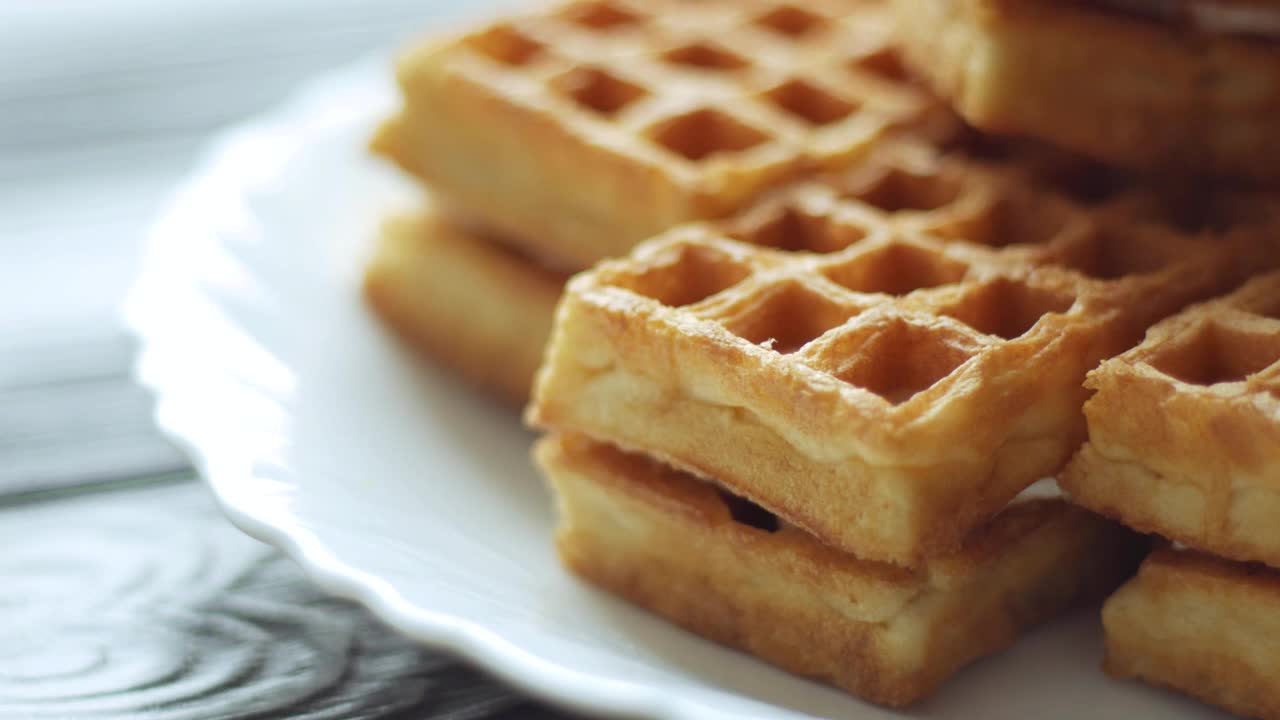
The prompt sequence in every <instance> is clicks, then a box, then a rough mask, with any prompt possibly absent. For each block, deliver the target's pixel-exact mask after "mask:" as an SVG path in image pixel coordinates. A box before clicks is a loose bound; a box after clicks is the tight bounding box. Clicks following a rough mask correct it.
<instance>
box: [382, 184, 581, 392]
mask: <svg viewBox="0 0 1280 720" xmlns="http://www.w3.org/2000/svg"><path fill="white" fill-rule="evenodd" d="M564 280H565V276H564V275H561V274H559V273H557V272H554V271H551V270H548V269H545V268H543V267H541V266H539V265H538V264H537V263H535V262H533V261H531V260H530V259H528V258H525V257H523V256H521V255H519V254H517V253H513V252H512V251H510V250H508V249H507V247H506V246H505V245H504V243H503V242H502V241H500V240H495V239H494V238H493V237H491V236H489V235H487V234H485V233H482V232H479V231H476V230H473V229H470V228H467V227H464V226H461V225H459V224H457V223H456V222H451V221H450V220H447V219H445V217H444V216H443V214H442V213H440V211H439V210H438V209H436V208H434V207H431V208H428V209H426V210H424V211H423V212H422V213H421V214H419V215H415V216H406V217H400V218H395V219H393V220H390V221H388V222H387V223H386V224H385V226H384V227H383V230H382V234H381V236H380V238H379V243H378V249H377V253H376V255H375V257H374V259H373V261H372V262H371V264H370V265H369V267H368V270H367V271H366V273H365V281H364V292H365V296H366V297H367V299H368V301H369V305H370V306H371V307H372V308H373V310H374V311H375V312H376V313H377V314H378V315H379V317H381V318H382V319H383V320H384V321H385V322H386V324H387V325H388V326H389V327H390V328H391V329H392V330H393V331H394V332H395V333H396V334H397V335H399V336H400V337H401V338H403V339H404V340H405V341H406V342H408V343H409V344H410V345H411V346H412V347H413V349H414V350H415V351H417V352H418V353H420V354H422V355H424V356H427V357H431V358H434V359H437V360H439V361H441V362H443V363H444V364H446V365H448V366H450V367H452V368H454V369H456V370H458V371H459V372H460V373H462V374H463V375H464V376H466V377H468V378H470V379H471V380H472V381H473V382H475V383H476V384H477V385H479V386H481V387H483V388H486V389H489V390H492V391H494V392H496V393H497V394H499V395H501V396H502V397H503V398H505V399H507V400H509V401H510V402H511V403H513V404H517V405H523V404H524V403H526V402H527V401H528V399H529V386H530V383H531V381H532V378H533V374H534V371H535V370H537V368H538V364H539V363H540V362H541V361H542V349H543V346H544V345H545V344H546V340H547V336H548V335H549V334H550V333H551V320H552V316H553V315H554V312H555V303H556V300H557V299H558V298H559V297H560V290H561V288H562V287H563V285H564Z"/></svg>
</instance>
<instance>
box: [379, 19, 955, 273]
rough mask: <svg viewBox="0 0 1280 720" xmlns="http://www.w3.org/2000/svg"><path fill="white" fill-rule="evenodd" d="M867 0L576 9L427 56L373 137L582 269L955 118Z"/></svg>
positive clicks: (458, 199)
mask: <svg viewBox="0 0 1280 720" xmlns="http://www.w3.org/2000/svg"><path fill="white" fill-rule="evenodd" d="M887 21H888V17H887V15H886V13H885V11H884V10H883V9H882V8H881V7H880V6H879V4H877V3H873V2H866V1H865V0H812V1H811V2H805V3H787V2H779V1H777V0H767V1H766V0H704V1H703V2H698V3H689V2H683V1H682V0H661V1H658V2H646V3H641V2H638V0H637V1H635V2H629V1H627V0H592V1H580V2H570V3H565V4H559V5H554V6H551V7H548V8H543V9H542V10H540V11H535V12H533V13H531V14H527V15H515V16H511V17H506V18H504V19H502V20H500V21H498V22H495V23H494V24H491V25H489V26H487V27H484V28H481V29H479V30H476V31H474V32H471V33H467V34H463V35H461V36H458V37H453V38H448V39H445V40H441V41H435V42H430V43H427V44H424V45H422V46H420V47H417V48H415V49H414V50H412V51H411V52H410V53H408V54H407V56H406V57H404V59H403V60H402V62H401V63H400V66H399V73H398V75H399V82H400V85H401V88H402V90H403V95H404V108H403V110H402V111H401V112H400V114H399V115H397V116H396V117H394V118H392V119H391V120H389V121H388V122H387V123H386V125H385V126H384V127H383V128H382V129H381V131H380V132H379V134H378V136H377V137H376V138H375V140H374V142H373V147H374V149H375V150H376V151H378V152H381V153H382V154H384V155H386V156H388V157H390V158H392V159H393V160H395V161H396V162H397V163H399V164H400V165H401V166H402V167H404V168H405V169H406V170H408V171H409V172H410V173H411V174H413V175H416V176H418V177H419V178H421V179H423V180H425V181H426V182H427V183H428V184H430V185H431V186H432V187H434V188H435V189H436V190H437V191H438V192H440V193H442V194H444V195H447V196H448V198H449V200H450V203H451V204H454V205H456V206H458V207H461V208H463V209H465V210H466V211H467V212H468V214H470V215H473V216H476V217H483V218H486V220H487V221H489V222H491V223H494V225H495V228H496V229H497V230H499V231H501V232H503V233H505V234H507V235H510V236H512V237H514V238H518V239H519V240H520V241H521V242H524V243H526V250H528V251H529V252H530V253H531V254H533V255H535V256H538V257H544V258H553V259H556V260H558V261H559V262H562V263H564V264H566V265H569V266H572V267H587V266H589V265H591V264H592V263H594V262H595V261H597V260H600V259H602V258H605V257H610V256H616V255H620V254H622V253H625V252H626V251H627V250H629V249H630V248H631V247H632V246H633V245H634V244H636V243H638V242H639V241H641V240H643V239H645V238H647V237H649V236H651V235H653V234H655V233H657V232H659V231H662V230H665V229H667V228H669V227H671V226H673V225H676V224H678V223H680V222H684V221H688V220H694V219H703V218H711V217H718V216H723V215H726V214H729V213H730V212H732V211H735V210H737V209H739V208H741V207H743V206H744V205H745V204H746V203H747V202H748V201H749V200H750V199H751V198H753V197H754V196H756V195H757V194H758V193H759V192H760V191H762V190H763V189H765V188H768V187H772V186H776V185H778V184H780V183H783V182H785V181H787V180H789V179H791V178H794V177H796V176H797V175H799V174H801V173H805V172H811V171H813V170H815V169H818V168H829V167H838V166H841V165H844V164H845V163H847V162H848V161H849V160H850V159H851V158H854V157H856V156H858V155H859V154H860V153H861V152H862V150H863V149H864V148H865V147H866V146H867V145H868V143H869V142H870V141H871V140H873V139H874V138H876V137H878V136H879V135H880V134H882V133H883V132H884V131H885V130H886V129H892V128H909V129H911V130H912V131H913V132H919V133H922V134H925V135H929V136H933V137H938V136H943V135H946V134H948V133H949V132H951V131H953V130H954V129H955V128H956V127H957V121H956V120H955V119H954V116H952V115H951V113H950V112H949V111H948V110H946V109H945V108H944V107H943V106H942V105H941V104H940V103H939V102H938V101H936V100H934V99H933V98H932V97H930V96H929V95H928V94H926V93H925V92H924V91H923V90H921V89H919V88H917V87H914V86H911V85H909V84H907V83H906V82H904V81H903V79H902V76H901V73H900V67H899V65H898V63H897V58H896V56H895V55H894V54H893V51H892V50H891V49H890V48H889V47H888V45H887V36H888V32H889V26H888V22H887Z"/></svg>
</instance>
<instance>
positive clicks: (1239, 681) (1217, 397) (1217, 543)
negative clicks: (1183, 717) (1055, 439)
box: [1063, 273, 1280, 718]
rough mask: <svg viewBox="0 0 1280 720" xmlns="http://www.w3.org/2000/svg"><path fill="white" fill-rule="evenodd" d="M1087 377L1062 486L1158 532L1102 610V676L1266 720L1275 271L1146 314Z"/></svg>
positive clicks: (1278, 519)
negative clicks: (1084, 419)
mask: <svg viewBox="0 0 1280 720" xmlns="http://www.w3.org/2000/svg"><path fill="white" fill-rule="evenodd" d="M1088 385H1089V387H1090V388H1092V389H1093V390H1095V391H1096V394H1095V395H1094V396H1093V398H1092V399H1091V400H1090V401H1089V402H1088V404H1087V405H1086V406H1085V411H1086V414H1087V415H1088V418H1089V442H1088V443H1087V444H1086V445H1085V446H1084V448H1083V449H1082V450H1081V451H1080V453H1079V454H1078V455H1077V456H1076V457H1075V459H1074V460H1072V462H1071V464H1070V466H1068V468H1067V470H1066V472H1065V473H1064V475H1063V484H1064V486H1065V487H1067V488H1068V489H1069V490H1070V492H1071V494H1072V496H1073V498H1074V499H1075V500H1076V501H1077V502H1079V503H1080V504H1082V505H1084V506H1085V507H1088V508H1091V509H1093V510H1096V511H1097V512H1100V513H1104V514H1106V515H1109V516H1112V517H1115V518H1117V519H1119V520H1120V521H1122V522H1124V523H1125V524H1127V525H1130V526H1132V527H1134V528H1137V529H1139V530H1142V531H1144V532H1150V533H1156V534H1158V535H1159V536H1161V537H1163V538H1167V539H1168V540H1169V543H1166V544H1165V546H1164V547H1161V548H1160V549H1158V550H1157V551H1156V552H1154V553H1153V554H1152V555H1151V557H1149V558H1148V559H1147V560H1146V562H1144V563H1143V565H1142V569H1141V572H1140V573H1139V574H1138V577H1137V578H1136V579H1134V580H1133V581H1132V582H1130V583H1129V584H1127V585H1126V586H1125V587H1124V588H1122V589H1121V590H1120V591H1119V592H1118V593H1116V594H1115V595H1114V596H1113V597H1112V598H1111V599H1110V600H1109V601H1108V602H1107V604H1106V606H1105V608H1104V611H1103V623H1104V625H1105V627H1106V631H1107V660H1106V668H1107V670H1108V672H1110V673H1111V674H1113V675H1116V676H1119V677H1135V678H1142V679H1145V680H1148V681H1150V682H1154V683H1157V684H1160V685H1166V686H1169V687H1172V688H1176V689H1179V690H1182V691H1184V692H1187V693H1190V694H1192V695H1196V696H1198V697H1201V698H1203V699H1205V700H1207V701H1209V702H1212V703H1215V704H1218V705H1221V706H1223V707H1226V708H1228V709H1230V710H1232V711H1233V712H1236V713H1239V714H1241V715H1246V716H1250V717H1266V718H1274V717H1280V688H1278V685H1280V645H1278V644H1277V640H1276V639H1277V638H1278V637H1280V570H1277V569H1276V568H1280V274H1277V273H1273V274H1270V275H1265V276H1262V277H1258V278H1255V279H1254V280H1252V281H1250V282H1249V283H1248V284H1246V285H1245V286H1244V287H1242V288H1240V289H1239V290H1237V291H1236V292H1234V293H1232V294H1230V295H1227V296H1226V297H1224V298H1220V299H1217V300H1213V301H1211V302H1207V303H1204V304H1201V305H1197V306H1195V307H1193V308H1191V309H1189V310H1187V311H1185V312H1183V313H1181V314H1179V315H1178V316H1176V317H1173V318H1170V319H1169V320H1166V321H1165V322H1163V323H1160V324H1159V325H1157V326H1156V327H1155V328H1153V329H1152V331H1151V332H1150V333H1149V334H1148V335H1147V339H1146V340H1145V341H1144V342H1143V343H1142V344H1141V345H1139V346H1138V347H1136V348H1134V349H1133V350H1130V351H1129V352H1127V353H1124V354H1123V355H1121V356H1119V357H1117V358H1114V359H1112V360H1109V361H1107V362H1105V363H1103V364H1102V365H1101V366H1100V367H1098V368H1097V369H1096V370H1094V371H1093V372H1092V373H1090V375H1089V380H1088Z"/></svg>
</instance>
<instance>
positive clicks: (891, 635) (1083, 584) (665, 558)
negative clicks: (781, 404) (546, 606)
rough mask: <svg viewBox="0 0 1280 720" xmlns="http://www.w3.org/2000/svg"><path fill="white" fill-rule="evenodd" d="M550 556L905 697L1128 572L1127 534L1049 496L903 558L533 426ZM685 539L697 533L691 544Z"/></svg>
mask: <svg viewBox="0 0 1280 720" xmlns="http://www.w3.org/2000/svg"><path fill="white" fill-rule="evenodd" d="M535 456H536V458H537V460H538V462H539V464H540V465H541V467H542V469H543V470H544V472H545V474H546V475H547V477H548V478H549V479H550V481H551V483H552V484H553V485H554V487H555V489H556V492H557V497H558V502H559V507H560V525H559V529H558V534H557V539H558V545H559V549H560V553H561V556H562V557H563V559H564V561H565V562H566V564H567V565H568V566H569V567H570V568H572V569H573V570H574V571H575V572H577V573H579V574H580V575H582V576H583V577H585V578H586V579H588V580H590V581H591V582H594V583H596V584H598V585H600V586H601V587H603V588H605V589H607V590H609V591H611V592H614V593H617V594H619V595H621V596H623V597H625V598H627V599H628V600H630V601H632V602H635V603H636V604H638V605H640V606H642V607H645V608H647V609H649V610H651V611H653V612H656V613H658V614H660V615H663V616H665V617H667V618H669V619H671V620H673V621H675V622H677V623H678V624H680V625H683V626H684V627H686V628H688V629H690V630H692V631H693V632H695V633H698V634H700V635H703V636H705V637H708V638H710V639H713V640H716V641H718V642H721V643H724V644H727V645H731V646H734V647H738V648H741V649H744V650H747V651H749V652H751V653H753V654H755V655H758V656H759V657H761V658H763V659H765V660H768V661H770V662H772V663H774V664H776V665H779V666H781V667H783V668H785V669H787V670H790V671H792V672H796V673H800V674H803V675H809V676H813V677H816V678H819V679H821V680H824V681H826V682H829V683H831V684H834V685H837V686H839V687H842V688H844V689H845V690H847V691H849V692H851V693H853V694H855V695H858V696H860V697H863V698H866V699H869V700H872V701H874V702H878V703H882V704H886V705H905V704H908V703H910V702H913V701H914V700H916V699H918V698H920V697H922V696H924V695H926V694H929V693H930V692H932V691H933V690H934V689H935V688H936V687H937V686H938V685H939V684H940V683H941V682H943V681H944V680H945V679H946V678H947V677H948V676H950V675H951V674H953V673H954V672H956V671H957V670H958V669H960V668H961V667H963V666H964V665H966V664H968V663H969V662H971V661H973V660H975V659H977V658H979V657H982V656H984V655H988V654H991V653H994V652H996V651H998V650H1000V649H1002V648H1004V647H1006V646H1008V645H1010V644H1011V643H1012V642H1013V641H1014V639H1015V638H1016V637H1017V635H1018V634H1019V633H1020V632H1021V631H1023V630H1024V629H1026V628H1027V627H1029V626H1030V625H1033V624H1035V623H1038V622H1041V621H1044V620H1047V619H1049V618H1051V617H1053V616H1055V615H1057V614H1059V613H1060V612H1062V611H1063V610H1065V609H1067V608H1069V607H1070V606H1072V605H1075V604H1076V603H1078V602H1080V601H1082V600H1086V599H1092V598H1096V597H1101V596H1102V594H1104V593H1105V592H1107V591H1109V590H1110V589H1112V588H1114V587H1115V586H1116V585H1117V584H1118V583H1119V582H1120V581H1121V580H1122V579H1123V578H1124V577H1126V576H1127V575H1128V574H1129V573H1131V572H1132V570H1133V566H1134V565H1135V564H1136V560H1137V548H1136V539H1137V538H1136V535H1133V534H1131V533H1129V532H1128V531H1126V530H1124V529H1123V528H1120V527H1119V526H1117V525H1114V524H1111V523H1109V522H1107V521H1105V520H1103V519H1101V518H1099V517H1097V516H1094V515H1091V514H1090V513H1087V512H1085V511H1083V510H1080V509H1078V508H1073V507H1071V506H1070V505H1068V504H1067V503H1065V502H1062V501H1060V500H1028V501H1025V502H1019V503H1017V504H1015V505H1013V506H1011V507H1010V508H1009V509H1007V510H1006V511H1005V512H1003V513H1002V514H1001V515H1000V516H998V517H997V518H996V519H995V520H994V521H993V522H992V523H990V524H989V525H987V526H985V527H983V528H982V529H980V530H979V531H978V532H976V533H974V534H973V535H972V536H970V537H969V538H968V539H967V541H966V542H965V544H964V545H963V547H962V548H961V549H959V550H958V551H957V552H955V553H954V554H950V555H947V556H945V557H938V558H934V559H931V560H930V562H929V564H928V565H927V566H926V567H923V568H921V569H920V570H917V571H908V570H904V569H901V568H897V567H894V566H892V565H884V564H880V563H874V562H867V561H864V560H859V559H857V558H855V557H851V556H849V555H845V554H842V553H840V552H837V551H835V550H833V549H832V548H830V547H827V546H825V545H823V544H821V543H819V542H818V541H817V540H815V539H814V538H813V537H811V536H809V535H808V534H806V533H804V532H802V531H800V530H798V529H796V528H794V527H792V526H788V525H786V524H783V523H779V522H778V520H777V518H776V517H774V516H772V515H770V514H769V513H768V512H766V511H764V510H763V509H762V508H759V507H757V506H752V505H750V503H747V502H746V501H744V500H742V499H740V498H735V497H732V496H729V495H726V494H725V493H723V492H722V491H720V490H718V489H716V488H715V487H713V486H712V485H710V484H708V483H705V482H703V481H700V480H697V479H696V478H694V477H692V476H690V475H686V474H683V473H679V472H676V471H674V470H671V469H669V468H666V467H663V466H661V465H658V464H657V463H655V462H653V461H652V460H649V459H647V458H644V457H641V456H636V455H628V454H625V453H622V452H620V451H618V450H615V449H613V448H611V447H609V446H606V445H601V444H596V443H593V442H591V441H589V440H586V439H584V438H582V437H580V436H578V437H575V436H550V437H547V438H544V439H542V440H541V441H540V442H539V443H538V446H537V448H536V450H535ZM690 548H696V551H695V552H690Z"/></svg>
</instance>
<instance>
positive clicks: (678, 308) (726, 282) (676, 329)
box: [527, 148, 1260, 566]
mask: <svg viewBox="0 0 1280 720" xmlns="http://www.w3.org/2000/svg"><path fill="white" fill-rule="evenodd" d="M906 149H907V148H904V149H903V151H901V152H897V153H893V154H890V155H886V157H884V158H882V159H879V160H877V163H878V165H877V164H873V163H871V162H867V163H864V164H863V165H862V166H861V167H860V168H859V169H858V171H857V172H856V173H851V174H849V175H846V176H843V177H841V178H838V179H836V180H832V181H828V182H824V183H813V184H806V185H801V186H796V187H795V188H793V189H791V190H789V191H788V192H786V193H784V194H782V195H779V196H778V197H776V198H774V199H773V200H771V201H770V202H769V203H766V204H764V205H761V206H759V207H758V208H756V209H755V210H753V211H752V212H749V213H747V214H745V215H743V216H741V217H739V218H735V219H733V220H730V221H725V222H721V223H710V224H709V223H702V224H695V225H691V226H685V227H681V228H678V229H675V230H672V231H670V232H668V233H666V234H664V235H663V236H661V237H660V238H657V239H655V240H654V241H652V242H649V243H646V244H644V245H642V246H641V247H640V248H638V249H637V250H636V251H635V252H633V253H632V254H631V255H630V256H629V257H627V258H625V259H621V260H617V261H610V262H606V263H602V264H601V265H598V266H597V267H596V268H595V269H594V270H592V271H590V272H587V273H583V274H580V275H578V276H576V277H575V278H574V279H573V280H572V281H571V282H570V284H569V286H568V291H567V293H566V296H565V298H564V299H563V300H562V302H561V306H560V309H559V314H558V316H557V324H556V329H555V331H554V333H553V335H552V340H551V344H550V346H549V349H548V352H547V356H546V361H545V364H544V366H543V369H542V370H541V371H540V375H539V378H538V381H537V384H536V386H535V395H534V401H533V403H532V405H531V407H530V409H529V411H528V413H527V418H528V420H529V421H530V422H531V423H532V424H534V425H536V426H540V427H543V428H548V429H554V430H560V431H572V432H580V433H584V434H587V435H591V436H593V437H596V438H597V439H600V440H603V441H607V442H610V443H613V444H616V445H619V446H621V447H626V448H630V449H635V450H640V451H643V452H645V453H649V454H651V455H654V456H655V457H657V458H659V459H661V460H663V461H665V462H668V463H670V464H672V465H674V466H676V467H679V468H681V469H683V470H687V471H690V472H694V473H696V474H699V475H702V476H706V477H714V478H716V479H717V480H718V481H719V482H722V483H723V484H724V485H726V486H727V487H729V488H730V489H731V490H732V491H733V492H734V493H736V494H739V495H742V496H744V497H747V498H750V499H751V500H752V501H754V502H756V503H758V504H760V505H762V506H764V507H767V508H769V509H770V510H771V511H773V512H775V513H777V514H778V515H779V516H781V517H784V518H785V519H786V520H787V521H788V522H791V523H793V524H795V525H798V526H800V527H803V528H805V529H806V530H807V531H809V532H811V533H813V534H814V535H816V536H818V537H819V538H821V539H822V540H823V541H824V542H827V543H829V544H831V545H833V546H836V547H838V548H840V549H843V550H845V551H847V552H850V553H854V554H857V555H859V556H861V557H865V558H868V559H872V560H878V561H888V562H894V563H900V564H903V565H908V566H911V565H915V564H918V563H919V562H920V561H921V559H922V558H923V557H924V556H926V555H930V554H936V553H938V552H943V551H946V550H949V549H951V548H954V547H955V546H956V544H957V543H959V542H960V540H961V539H962V538H963V537H964V536H965V534H967V533H968V532H969V531H970V530H972V529H973V528H974V527H977V526H978V525H980V524H982V523H983V522H984V521H986V520H987V519H989V518H990V517H992V516H993V515H994V514H995V513H996V512H998V511H999V510H1000V509H1001V508H1003V507H1004V506H1005V504H1006V503H1008V502H1009V500H1010V499H1011V498H1013V497H1014V496H1015V495H1016V494H1017V493H1018V492H1019V491H1021V490H1022V489H1023V488H1025V487H1026V486H1028V485H1030V484H1031V483H1032V482H1033V481H1035V480H1036V479H1037V478H1040V477H1043V476H1045V475H1051V474H1053V473H1056V472H1057V471H1058V470H1060V469H1061V467H1062V465H1063V464H1064V463H1065V462H1066V461H1067V459H1068V458H1069V457H1070V455H1071V454H1072V453H1073V452H1074V451H1075V450H1076V449H1077V448H1078V447H1079V445H1080V443H1081V442H1083V440H1084V437H1085V423H1084V416H1083V414H1082V412H1081V406H1082V405H1083V403H1084V401H1085V399H1086V397H1087V396H1086V391H1085V390H1084V388H1083V387H1082V382H1083V380H1084V377H1085V374H1086V373H1087V372H1088V371H1089V370H1090V369H1092V368H1093V367H1095V366H1096V365H1097V363H1098V361H1099V360H1100V359H1102V358H1105V357H1109V356H1111V355H1114V354H1117V353H1119V352H1122V351H1123V350H1125V349H1127V348H1128V347H1130V346H1132V345H1133V344H1134V343H1136V342H1137V341H1139V340H1140V339H1141V337H1142V333H1143V331H1144V330H1145V329H1146V327H1147V326H1148V325H1149V324H1150V323H1152V322H1154V321H1156V320H1158V319H1160V318H1161V317H1163V316H1165V315H1167V314H1169V313H1171V312H1173V311H1175V310H1176V309H1178V308H1180V307H1182V306H1184V305H1185V304H1187V303H1189V302H1191V301H1192V300H1195V299H1197V298H1200V297H1204V296H1206V295H1210V294H1213V293H1216V292H1219V291H1221V290H1223V289H1224V288H1225V287H1227V286H1229V285H1230V284H1231V283H1232V282H1234V281H1235V280H1236V279H1237V278H1238V277H1239V276H1240V275H1241V274H1242V273H1243V272H1244V271H1245V270H1246V268H1245V267H1244V266H1247V265H1252V264H1253V263H1255V262H1260V260H1259V259H1258V258H1259V257H1260V256H1259V255H1258V254H1257V253H1258V251H1257V249H1256V248H1253V247H1252V245H1251V244H1248V243H1243V241H1238V240H1235V239H1232V238H1231V237H1225V238H1224V237H1208V236H1204V237H1202V236H1201V235H1198V234H1183V233H1179V232H1177V231H1174V230H1172V229H1170V228H1167V227H1155V226H1135V225H1132V224H1131V223H1130V222H1129V215H1128V214H1127V213H1128V212H1129V209H1130V203H1127V202H1124V203H1122V205H1121V206H1119V207H1120V209H1123V210H1124V211H1125V212H1124V213H1122V214H1119V215H1117V214H1115V213H1112V212H1111V211H1110V210H1109V209H1108V208H1105V207H1104V208H1100V209H1093V208H1088V209H1086V208H1083V207H1081V206H1078V205H1076V204H1073V203H1072V202H1071V201H1070V200H1069V199H1068V198H1067V196H1066V195H1064V194H1060V193H1053V192H1049V191H1048V190H1047V189H1042V190H1037V189H1036V188H1035V187H1034V186H1033V185H1032V182H1033V181H1032V179H1030V178H1028V177H1026V176H1025V174H1024V173H1021V172H1013V171H1012V170H1016V169H1017V168H1023V167H1026V164H1024V163H1013V164H1011V165H1010V166H1009V168H1004V167H1001V166H996V165H993V164H992V163H983V162H979V161H977V160H970V159H965V158H959V157H950V156H941V157H939V156H937V155H936V154H933V155H931V154H930V152H929V151H928V150H927V149H925V150H922V151H921V152H919V153H911V152H906V151H905V150H906ZM917 149H918V148H917ZM925 160H928V161H929V162H931V163H932V165H930V164H928V163H926V162H925ZM1006 169H1008V170H1011V171H1010V172H1006ZM966 240H967V241H966ZM1242 243H1243V244H1242Z"/></svg>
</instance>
